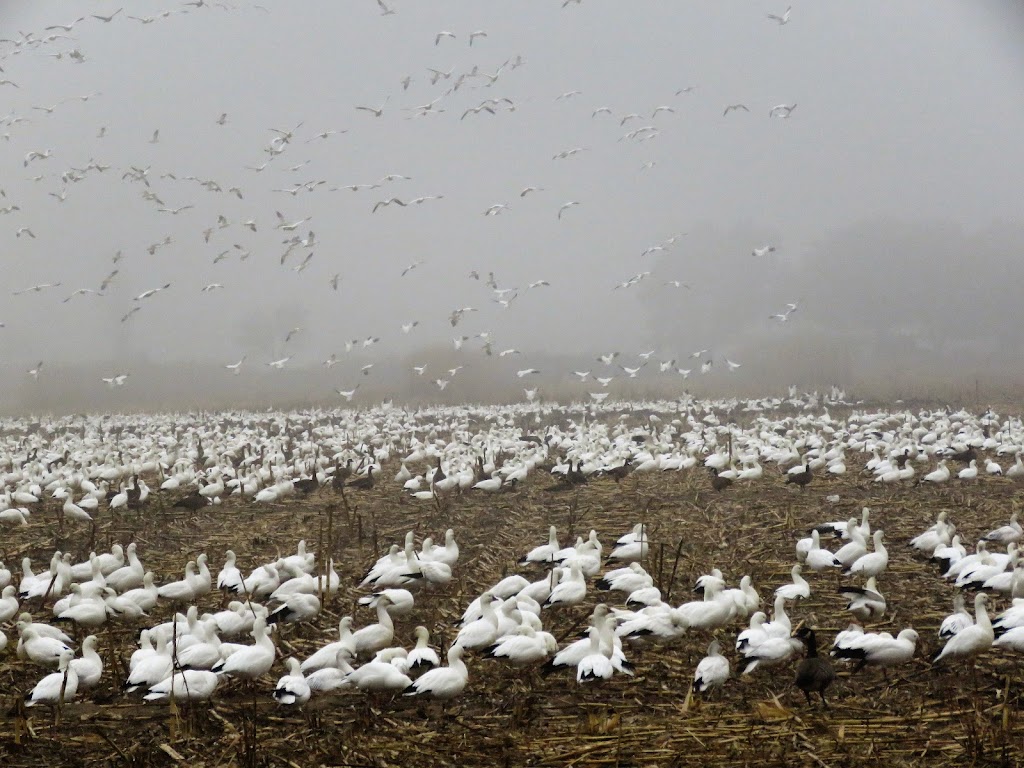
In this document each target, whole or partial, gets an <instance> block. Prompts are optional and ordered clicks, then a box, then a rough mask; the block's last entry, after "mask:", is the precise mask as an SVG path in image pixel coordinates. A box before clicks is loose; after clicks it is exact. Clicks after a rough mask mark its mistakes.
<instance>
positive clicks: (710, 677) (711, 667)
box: [693, 640, 729, 693]
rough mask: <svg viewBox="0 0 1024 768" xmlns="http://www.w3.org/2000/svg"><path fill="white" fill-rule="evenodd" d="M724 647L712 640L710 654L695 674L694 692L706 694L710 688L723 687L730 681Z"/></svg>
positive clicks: (701, 662)
mask: <svg viewBox="0 0 1024 768" xmlns="http://www.w3.org/2000/svg"><path fill="white" fill-rule="evenodd" d="M721 648H722V646H721V645H720V644H719V642H718V641H717V640H712V641H711V645H709V646H708V654H707V656H705V657H704V658H703V659H701V660H700V663H699V664H698V665H697V669H696V670H695V671H694V673H693V690H694V691H695V692H698V693H704V692H705V691H707V690H708V689H709V688H712V687H714V686H716V685H722V684H723V683H725V681H726V680H728V679H729V660H728V659H727V658H725V656H723V655H722V654H721V653H720V651H721Z"/></svg>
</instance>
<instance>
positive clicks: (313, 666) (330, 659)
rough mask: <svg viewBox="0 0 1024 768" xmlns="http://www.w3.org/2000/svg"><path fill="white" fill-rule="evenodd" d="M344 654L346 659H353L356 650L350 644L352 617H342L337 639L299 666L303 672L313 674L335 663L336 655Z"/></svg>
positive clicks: (352, 644)
mask: <svg viewBox="0 0 1024 768" xmlns="http://www.w3.org/2000/svg"><path fill="white" fill-rule="evenodd" d="M342 652H344V653H345V654H346V655H347V656H348V658H353V659H354V658H355V656H356V649H355V644H354V643H353V642H352V617H351V616H343V617H342V618H341V621H339V622H338V639H337V640H335V641H334V642H332V643H328V644H327V645H325V646H323V647H322V648H320V649H319V650H317V651H316V652H315V653H314V654H313V655H312V656H310V657H309V658H308V659H306V660H305V661H303V662H302V664H301V665H300V667H301V669H302V671H303V672H306V673H309V672H315V671H316V670H318V669H323V668H324V667H330V666H332V665H334V664H335V663H336V662H337V658H338V654H339V653H342Z"/></svg>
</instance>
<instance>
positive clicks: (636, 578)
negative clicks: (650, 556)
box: [594, 563, 654, 593]
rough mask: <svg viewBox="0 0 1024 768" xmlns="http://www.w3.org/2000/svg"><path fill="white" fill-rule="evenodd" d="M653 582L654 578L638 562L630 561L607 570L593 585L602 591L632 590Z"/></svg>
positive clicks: (648, 585) (650, 584) (627, 591)
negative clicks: (625, 564) (621, 566)
mask: <svg viewBox="0 0 1024 768" xmlns="http://www.w3.org/2000/svg"><path fill="white" fill-rule="evenodd" d="M653 584H654V578H653V577H652V576H651V575H650V574H649V573H647V571H645V570H644V567H643V566H642V565H640V563H630V564H629V565H628V566H627V567H625V568H616V569H615V570H613V571H608V573H606V574H605V575H604V577H603V578H601V579H600V580H599V581H598V582H597V583H596V584H595V585H594V586H596V587H597V588H598V589H600V590H602V591H616V592H626V593H629V592H633V591H635V590H638V589H643V588H644V587H650V586H653Z"/></svg>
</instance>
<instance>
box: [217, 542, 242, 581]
mask: <svg viewBox="0 0 1024 768" xmlns="http://www.w3.org/2000/svg"><path fill="white" fill-rule="evenodd" d="M217 589H227V590H230V591H232V592H239V591H241V589H242V572H241V571H239V570H238V566H236V565H235V553H234V552H233V551H232V550H230V549H229V550H228V551H227V552H225V553H224V567H223V568H221V569H220V573H219V574H217Z"/></svg>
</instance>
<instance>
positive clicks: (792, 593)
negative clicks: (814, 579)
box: [775, 563, 811, 600]
mask: <svg viewBox="0 0 1024 768" xmlns="http://www.w3.org/2000/svg"><path fill="white" fill-rule="evenodd" d="M802 570H803V566H801V565H800V563H797V564H796V565H794V566H793V570H792V575H793V583H792V584H783V585H782V586H781V587H779V588H778V589H776V590H775V596H776V597H782V598H785V599H786V600H799V599H800V598H802V597H804V598H806V597H810V596H811V585H810V584H808V583H807V580H806V579H805V578H804V577H803V576H801V575H800V572H801V571H802Z"/></svg>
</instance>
